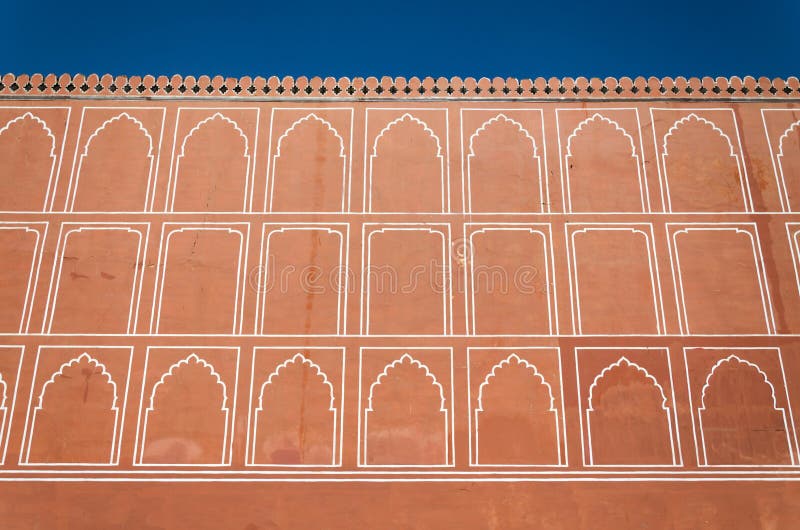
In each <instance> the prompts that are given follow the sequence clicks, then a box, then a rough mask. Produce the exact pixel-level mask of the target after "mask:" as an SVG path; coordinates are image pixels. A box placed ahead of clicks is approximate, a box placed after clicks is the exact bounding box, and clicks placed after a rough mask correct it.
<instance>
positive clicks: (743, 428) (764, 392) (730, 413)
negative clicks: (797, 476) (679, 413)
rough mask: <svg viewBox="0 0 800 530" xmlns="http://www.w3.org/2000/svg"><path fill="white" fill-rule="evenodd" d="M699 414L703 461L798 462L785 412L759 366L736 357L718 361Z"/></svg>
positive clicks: (777, 463) (714, 462) (723, 463)
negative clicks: (793, 450) (795, 457)
mask: <svg viewBox="0 0 800 530" xmlns="http://www.w3.org/2000/svg"><path fill="white" fill-rule="evenodd" d="M697 413H698V421H699V424H700V434H701V441H702V457H703V460H704V464H705V465H791V464H794V462H795V459H794V454H793V452H792V447H791V445H792V443H791V436H790V434H789V424H788V422H787V415H786V411H785V410H784V409H783V408H782V407H779V406H778V402H777V399H776V396H775V387H774V386H773V385H772V383H771V382H770V381H769V379H768V377H767V374H766V373H765V372H764V371H763V370H761V368H759V366H758V365H756V364H754V363H752V362H750V361H747V360H744V359H742V358H741V357H739V356H737V355H728V356H727V357H725V358H724V359H720V360H719V361H718V362H717V363H716V364H715V365H714V366H713V368H712V369H711V372H710V373H709V374H708V376H707V377H706V381H705V385H703V389H702V394H701V406H700V408H699V409H698V411H697Z"/></svg>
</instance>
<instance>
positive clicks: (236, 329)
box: [150, 222, 250, 337]
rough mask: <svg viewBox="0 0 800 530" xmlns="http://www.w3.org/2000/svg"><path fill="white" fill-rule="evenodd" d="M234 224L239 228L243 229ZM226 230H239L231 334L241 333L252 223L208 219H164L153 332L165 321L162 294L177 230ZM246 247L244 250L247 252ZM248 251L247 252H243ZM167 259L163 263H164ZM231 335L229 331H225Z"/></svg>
mask: <svg viewBox="0 0 800 530" xmlns="http://www.w3.org/2000/svg"><path fill="white" fill-rule="evenodd" d="M234 227H237V228H239V230H237V229H235V228H234ZM192 230H194V231H201V230H207V231H224V232H228V233H229V234H239V238H240V241H239V264H238V266H237V274H236V300H235V304H234V312H233V316H234V318H233V329H232V331H231V333H230V334H231V335H241V333H242V324H243V322H244V295H245V288H246V286H247V280H246V278H244V276H245V272H246V268H247V254H248V247H249V245H248V243H249V237H250V223H237V222H234V223H206V222H186V223H169V222H168V223H164V224H163V225H162V226H161V242H160V245H159V249H158V264H157V266H156V282H155V291H154V293H153V310H152V314H151V316H150V334H151V335H153V334H159V335H161V333H159V332H158V327H159V324H160V321H161V305H162V302H163V300H162V297H163V294H164V277H165V276H166V272H167V258H168V256H169V242H170V238H171V237H172V235H173V234H176V233H179V232H186V231H192ZM243 251H244V252H243ZM243 253H244V255H242V254H243ZM162 261H163V265H162ZM169 335H176V336H186V335H198V334H197V333H170V334H169ZM215 335H223V334H213V333H209V334H206V335H202V336H205V337H212V336H215ZM224 335H225V336H227V334H224Z"/></svg>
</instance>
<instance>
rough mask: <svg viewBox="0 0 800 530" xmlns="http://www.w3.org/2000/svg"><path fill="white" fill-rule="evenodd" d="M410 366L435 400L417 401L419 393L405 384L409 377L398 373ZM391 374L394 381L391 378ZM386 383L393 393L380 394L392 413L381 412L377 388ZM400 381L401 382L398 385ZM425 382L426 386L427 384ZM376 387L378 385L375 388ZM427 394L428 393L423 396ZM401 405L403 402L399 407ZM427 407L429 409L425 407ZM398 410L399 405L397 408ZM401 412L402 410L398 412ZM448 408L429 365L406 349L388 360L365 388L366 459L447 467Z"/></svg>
mask: <svg viewBox="0 0 800 530" xmlns="http://www.w3.org/2000/svg"><path fill="white" fill-rule="evenodd" d="M398 370H399V371H402V370H407V371H410V374H411V375H413V376H415V377H416V378H417V381H411V383H412V384H413V383H416V384H417V385H419V386H421V387H425V388H428V389H429V390H430V393H431V396H434V399H435V401H434V403H433V404H432V405H431V404H430V403H427V404H425V405H422V406H421V404H420V403H418V402H416V401H415V398H419V397H420V395H419V394H417V393H414V392H411V391H409V390H408V389H407V388H403V386H402V385H404V384H406V385H407V384H408V383H409V381H408V380H407V379H406V380H403V379H401V378H400V377H398V376H397V375H395V374H397V372H398ZM393 377H394V378H395V379H394V380H392V378H393ZM387 385H389V386H391V387H392V388H390V392H391V391H392V390H393V391H394V392H395V393H396V394H397V395H391V394H389V396H387V397H384V399H387V398H388V399H387V401H388V403H386V405H388V407H391V408H392V409H394V413H392V412H390V411H383V410H382V409H381V406H383V404H381V403H380V400H377V401H378V406H377V407H376V400H375V397H376V396H375V393H376V390H379V389H380V387H381V386H384V388H385V387H386V386H387ZM398 385H400V386H398ZM428 385H429V387H428ZM384 391H385V390H384ZM379 392H380V390H379ZM426 397H428V398H430V396H426ZM399 405H402V407H398V406H399ZM425 406H429V407H431V408H430V410H425V409H424V408H423V407H425ZM398 408H399V409H400V410H397V409H398ZM401 413H405V414H404V415H402V414H401ZM447 422H448V410H447V407H446V401H445V395H444V389H443V387H442V385H441V383H439V382H438V381H437V380H436V376H435V375H434V374H433V373H431V371H430V369H429V368H428V366H427V365H425V364H423V363H422V362H420V361H418V360H416V359H414V358H413V357H412V356H411V355H409V354H408V353H404V354H403V355H401V356H400V358H398V359H396V360H394V361H393V362H391V363H389V364H387V365H386V366H385V367H384V369H383V371H382V372H381V373H380V375H378V377H377V379H376V380H375V381H374V382H373V383H372V384H371V385H370V387H369V397H368V398H367V408H366V409H365V411H364V462H365V465H368V466H370V465H378V466H387V465H388V466H422V467H426V466H445V465H448V463H449V461H450V454H449V444H448V441H447V437H448V432H449V429H448V423H447Z"/></svg>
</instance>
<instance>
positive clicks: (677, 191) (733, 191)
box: [661, 113, 750, 212]
mask: <svg viewBox="0 0 800 530" xmlns="http://www.w3.org/2000/svg"><path fill="white" fill-rule="evenodd" d="M661 148H662V153H661V160H662V166H663V173H664V181H665V182H664V184H665V187H666V202H667V211H671V212H746V211H749V210H750V200H749V193H748V190H747V188H746V180H745V178H744V174H743V169H742V167H741V162H740V160H739V156H738V154H737V153H736V151H735V149H734V146H733V143H732V142H731V139H730V138H729V137H728V135H727V134H725V133H724V132H723V131H722V129H720V128H719V127H718V126H717V125H716V124H715V123H713V122H711V121H709V120H707V119H705V118H701V117H700V116H698V115H697V114H694V113H691V114H689V115H688V116H686V117H685V118H682V119H680V120H678V121H676V122H675V123H674V124H673V125H672V127H671V128H670V129H669V132H667V134H666V135H665V136H664V138H663V140H662V143H661Z"/></svg>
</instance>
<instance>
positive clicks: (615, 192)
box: [564, 113, 649, 213]
mask: <svg viewBox="0 0 800 530" xmlns="http://www.w3.org/2000/svg"><path fill="white" fill-rule="evenodd" d="M566 151H567V154H566V155H565V157H564V172H565V176H566V185H565V191H566V194H567V208H568V211H570V212H613V213H615V212H643V211H647V210H648V209H649V208H648V200H647V187H646V185H645V181H644V179H643V177H642V174H641V169H640V161H639V155H638V154H637V152H636V144H635V143H634V141H633V137H632V136H631V135H630V134H628V132H627V131H626V130H625V129H624V128H623V127H622V126H621V125H620V124H619V123H617V122H616V121H614V120H612V119H610V118H607V117H605V116H603V115H601V114H599V113H594V114H593V115H592V116H591V117H589V118H587V119H585V120H583V121H582V122H581V123H579V124H578V126H577V127H576V128H575V129H574V130H573V131H572V134H570V136H569V137H568V138H567V147H566Z"/></svg>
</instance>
